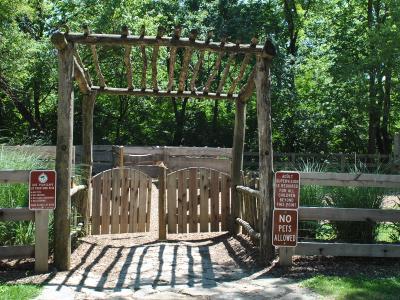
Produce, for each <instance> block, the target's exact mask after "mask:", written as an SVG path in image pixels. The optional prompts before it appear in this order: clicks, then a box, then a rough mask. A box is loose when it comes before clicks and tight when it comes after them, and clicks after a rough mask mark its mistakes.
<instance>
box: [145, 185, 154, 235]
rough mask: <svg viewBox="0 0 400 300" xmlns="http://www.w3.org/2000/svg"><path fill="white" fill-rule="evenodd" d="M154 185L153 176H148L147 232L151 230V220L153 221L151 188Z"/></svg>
mask: <svg viewBox="0 0 400 300" xmlns="http://www.w3.org/2000/svg"><path fill="white" fill-rule="evenodd" d="M152 187H153V181H152V179H151V178H147V214H146V232H149V231H150V222H151V199H152V195H151V193H152V192H151V190H152Z"/></svg>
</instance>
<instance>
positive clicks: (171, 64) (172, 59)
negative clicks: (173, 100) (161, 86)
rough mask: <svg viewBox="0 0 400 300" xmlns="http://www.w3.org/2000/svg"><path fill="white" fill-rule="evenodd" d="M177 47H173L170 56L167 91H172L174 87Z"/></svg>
mask: <svg viewBox="0 0 400 300" xmlns="http://www.w3.org/2000/svg"><path fill="white" fill-rule="evenodd" d="M176 50H177V48H176V47H171V50H170V55H169V74H168V87H167V91H168V92H169V91H171V90H172V89H173V86H174V79H175V78H174V70H175V60H176Z"/></svg>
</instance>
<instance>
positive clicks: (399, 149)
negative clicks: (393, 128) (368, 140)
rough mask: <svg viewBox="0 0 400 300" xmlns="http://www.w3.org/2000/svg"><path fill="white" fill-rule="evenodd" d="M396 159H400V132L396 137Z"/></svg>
mask: <svg viewBox="0 0 400 300" xmlns="http://www.w3.org/2000/svg"><path fill="white" fill-rule="evenodd" d="M393 153H394V157H395V159H399V158H400V132H398V133H396V134H395V135H394V151H393Z"/></svg>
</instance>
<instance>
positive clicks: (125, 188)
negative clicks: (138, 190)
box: [119, 168, 130, 233]
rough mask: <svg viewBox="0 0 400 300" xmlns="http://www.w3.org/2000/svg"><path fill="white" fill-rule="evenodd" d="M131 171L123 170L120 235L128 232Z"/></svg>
mask: <svg viewBox="0 0 400 300" xmlns="http://www.w3.org/2000/svg"><path fill="white" fill-rule="evenodd" d="M129 171H130V170H129V169H126V168H124V169H122V173H121V174H122V178H121V208H120V228H119V232H120V233H126V232H128V219H129V200H128V197H129V189H130V187H129V173H130V172H129Z"/></svg>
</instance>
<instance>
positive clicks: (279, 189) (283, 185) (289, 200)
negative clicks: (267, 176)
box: [274, 172, 300, 209]
mask: <svg viewBox="0 0 400 300" xmlns="http://www.w3.org/2000/svg"><path fill="white" fill-rule="evenodd" d="M274 191H275V196H274V199H275V201H274V203H275V208H288V209H297V208H298V207H299V191H300V174H299V173H298V172H276V173H275V189H274Z"/></svg>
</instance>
